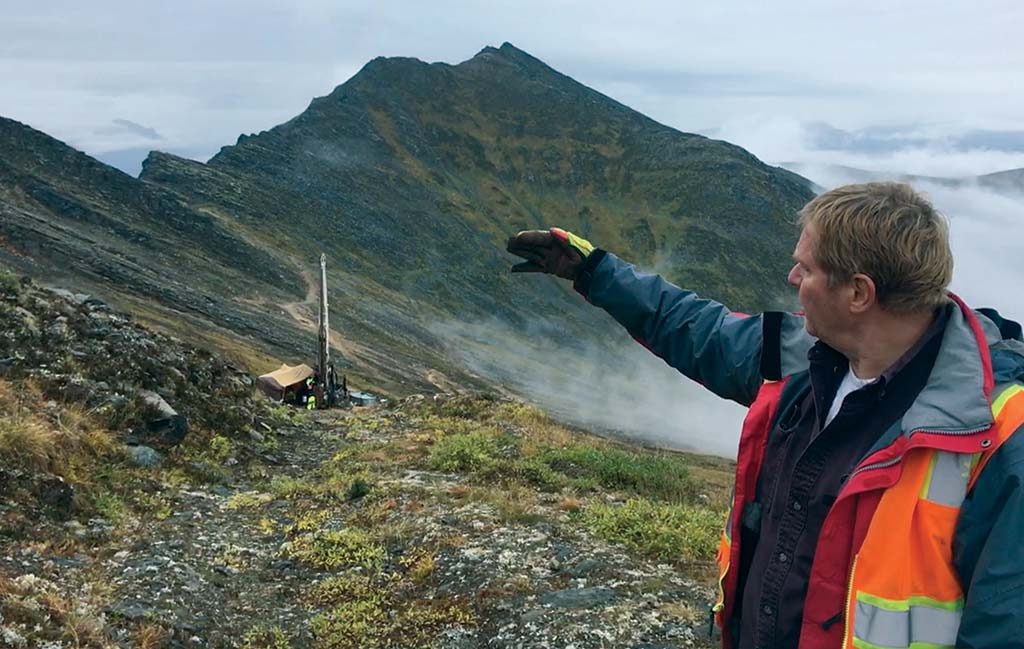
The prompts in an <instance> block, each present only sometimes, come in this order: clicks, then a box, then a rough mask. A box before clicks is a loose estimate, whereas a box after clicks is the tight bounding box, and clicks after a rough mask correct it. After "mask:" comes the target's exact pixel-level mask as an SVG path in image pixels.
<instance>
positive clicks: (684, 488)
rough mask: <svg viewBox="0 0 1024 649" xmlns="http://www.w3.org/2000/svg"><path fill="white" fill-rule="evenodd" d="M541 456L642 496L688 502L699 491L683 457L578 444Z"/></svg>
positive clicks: (555, 466)
mask: <svg viewBox="0 0 1024 649" xmlns="http://www.w3.org/2000/svg"><path fill="white" fill-rule="evenodd" d="M541 458H543V460H544V462H545V463H547V464H548V466H550V467H551V468H552V469H554V470H556V471H559V472H561V473H564V474H566V475H568V476H570V477H573V478H577V479H583V480H586V479H593V480H595V481H596V482H597V483H598V484H600V485H602V486H604V487H608V488H611V489H625V490H629V491H633V492H635V493H637V494H638V495H641V496H649V497H655V498H659V499H661V500H667V501H671V502H687V501H689V500H691V499H692V498H693V497H694V496H695V495H696V493H697V491H698V489H697V485H696V484H695V482H694V481H693V479H691V478H690V476H689V472H688V470H687V468H686V464H685V460H684V459H683V458H681V457H678V458H677V457H673V456H671V455H650V454H640V453H634V452H631V451H625V450H620V449H617V448H613V447H601V446H590V445H583V444H578V445H574V446H568V447H565V448H553V449H547V450H546V451H544V452H542V454H541Z"/></svg>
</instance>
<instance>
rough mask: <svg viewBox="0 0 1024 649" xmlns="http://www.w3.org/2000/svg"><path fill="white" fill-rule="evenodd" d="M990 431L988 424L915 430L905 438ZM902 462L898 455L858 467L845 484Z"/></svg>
mask: <svg viewBox="0 0 1024 649" xmlns="http://www.w3.org/2000/svg"><path fill="white" fill-rule="evenodd" d="M991 429H992V425H991V424H989V425H988V426H984V427H982V428H969V429H967V430H959V431H939V430H924V429H918V430H915V431H912V432H911V433H909V434H908V435H907V437H908V438H910V437H913V436H914V435H916V434H917V433H925V434H927V435H950V436H953V437H966V436H967V435H976V434H977V433H982V432H984V431H986V430H991ZM907 450H909V449H907ZM902 460H903V455H899V456H897V457H894V458H892V459H890V460H885V461H884V462H875V463H873V464H867V465H865V466H862V467H859V468H857V469H856V470H855V471H854V472H853V473H851V474H850V478H849V479H848V480H847V482H846V484H850V482H851V481H852V480H853V477H854V476H855V475H857V474H858V473H861V472H863V471H873V470H874V469H886V468H888V467H891V466H893V465H894V464H899V463H900V462H901V461H902Z"/></svg>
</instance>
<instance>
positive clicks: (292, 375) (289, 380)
mask: <svg viewBox="0 0 1024 649" xmlns="http://www.w3.org/2000/svg"><path fill="white" fill-rule="evenodd" d="M314 374H315V372H314V371H313V368H312V367H310V366H309V365H305V364H303V365H296V366H294V367H292V366H291V365H282V366H281V367H279V368H277V369H276V370H274V371H273V372H270V373H269V374H264V375H262V376H261V377H259V379H258V380H257V381H256V383H257V384H258V385H259V386H260V389H261V390H263V391H264V392H266V393H267V394H268V395H270V396H272V397H274V398H276V399H283V398H284V396H285V394H286V393H287V392H288V391H289V390H297V389H301V387H302V384H303V382H304V381H305V380H306V379H308V378H309V377H311V376H313V375H314Z"/></svg>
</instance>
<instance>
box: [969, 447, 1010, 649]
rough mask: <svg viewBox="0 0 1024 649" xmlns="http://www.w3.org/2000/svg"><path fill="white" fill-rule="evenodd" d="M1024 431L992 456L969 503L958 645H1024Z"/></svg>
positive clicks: (974, 648)
mask: <svg viewBox="0 0 1024 649" xmlns="http://www.w3.org/2000/svg"><path fill="white" fill-rule="evenodd" d="M1022 539H1024V430H1018V431H1017V432H1015V433H1014V434H1013V436H1012V437H1011V438H1010V439H1008V440H1007V441H1006V443H1004V444H1003V446H1001V447H1000V448H999V450H998V451H996V453H995V454H994V455H993V456H992V459H991V460H990V461H989V463H988V464H987V465H986V466H985V468H984V470H983V471H982V474H981V476H980V477H979V478H978V481H977V483H976V484H975V485H974V489H973V490H972V492H971V494H970V495H969V496H968V498H967V500H965V501H964V504H963V508H962V509H961V513H960V520H959V521H958V522H957V530H956V534H955V536H954V539H953V563H954V565H955V566H956V568H957V572H958V573H959V574H960V576H961V579H962V580H963V582H964V586H965V587H966V591H967V597H966V602H965V604H964V612H963V618H962V620H961V622H960V631H959V635H958V637H957V642H956V646H957V647H960V648H963V649H1024V549H1022V547H1021V542H1022Z"/></svg>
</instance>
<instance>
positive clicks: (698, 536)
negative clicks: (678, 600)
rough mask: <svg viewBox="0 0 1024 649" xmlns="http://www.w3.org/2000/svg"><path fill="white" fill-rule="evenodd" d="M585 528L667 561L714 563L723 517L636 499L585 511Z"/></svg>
mask: <svg viewBox="0 0 1024 649" xmlns="http://www.w3.org/2000/svg"><path fill="white" fill-rule="evenodd" d="M582 520H583V524H584V526H586V527H587V529H589V530H590V531H591V532H593V533H594V534H596V535H597V536H600V537H602V538H605V539H608V540H609V541H613V542H616V543H622V544H623V545H626V546H628V547H630V548H633V549H635V550H638V551H640V552H642V553H644V554H648V555H652V556H655V557H658V558H660V559H664V560H666V561H684V562H693V561H696V562H702V561H711V560H713V559H714V557H715V552H716V550H717V547H718V539H719V534H720V532H721V528H722V521H723V520H724V514H723V513H720V512H715V511H712V510H709V509H705V508H702V507H692V506H687V505H672V504H667V503H657V502H652V501H650V500H646V499H641V498H634V499H630V500H628V501H627V502H626V503H625V504H623V505H605V504H595V505H591V506H590V507H587V508H586V509H584V510H583V513H582Z"/></svg>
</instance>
